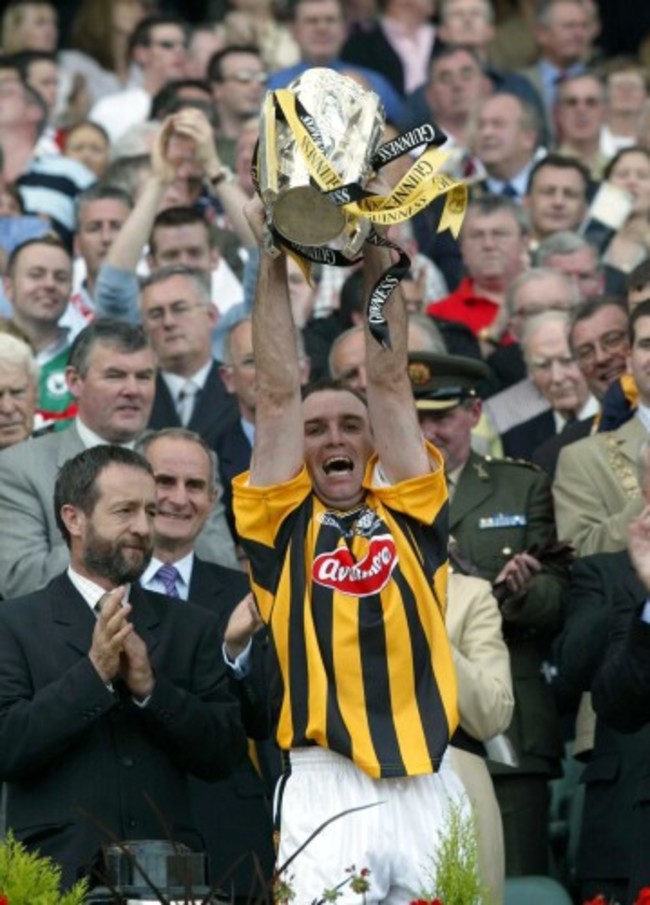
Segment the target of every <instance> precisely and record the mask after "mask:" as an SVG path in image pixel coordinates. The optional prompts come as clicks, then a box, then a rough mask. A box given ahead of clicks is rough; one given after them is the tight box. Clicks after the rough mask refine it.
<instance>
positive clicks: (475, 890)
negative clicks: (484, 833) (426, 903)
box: [424, 803, 490, 905]
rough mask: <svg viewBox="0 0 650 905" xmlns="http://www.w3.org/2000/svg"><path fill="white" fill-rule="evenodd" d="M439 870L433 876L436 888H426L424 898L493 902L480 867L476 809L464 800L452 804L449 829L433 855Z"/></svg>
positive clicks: (478, 904)
mask: <svg viewBox="0 0 650 905" xmlns="http://www.w3.org/2000/svg"><path fill="white" fill-rule="evenodd" d="M432 860H433V863H434V865H435V872H434V871H430V873H429V880H430V882H432V883H433V882H434V877H435V882H434V889H432V890H429V889H426V890H425V891H424V898H426V899H439V900H440V901H441V902H443V903H444V905H489V901H490V896H489V893H488V890H487V889H486V887H485V885H484V884H483V883H482V882H481V878H480V876H479V870H478V837H477V830H476V820H475V817H474V814H473V812H471V811H470V812H469V814H468V813H467V811H466V809H465V808H463V806H462V805H461V804H456V803H453V804H451V805H450V808H449V812H448V815H447V829H446V832H445V834H444V835H443V836H442V837H441V838H440V839H439V840H438V846H437V852H436V854H435V855H434V856H433V859H432Z"/></svg>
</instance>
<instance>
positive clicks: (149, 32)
mask: <svg viewBox="0 0 650 905" xmlns="http://www.w3.org/2000/svg"><path fill="white" fill-rule="evenodd" d="M188 38H189V36H188V32H187V26H186V24H185V23H184V22H183V20H182V19H180V18H178V17H177V16H170V15H162V14H160V15H159V14H156V15H152V16H148V17H147V18H146V19H143V20H142V22H140V23H139V24H138V25H137V26H136V28H135V29H134V31H133V33H132V35H131V37H130V39H129V48H130V59H131V61H132V62H134V63H137V64H138V65H139V66H140V68H141V70H142V85H141V86H138V87H134V88H125V89H124V90H123V91H117V92H116V93H114V94H109V95H108V96H107V97H104V98H102V99H101V100H99V101H97V103H96V104H95V106H94V107H93V108H92V110H91V111H90V119H91V120H92V121H93V122H96V123H99V124H100V126H103V127H104V128H105V129H106V131H107V132H108V134H109V137H110V139H111V142H116V141H117V140H118V138H120V137H121V136H122V135H124V133H125V132H127V131H128V130H129V128H130V127H131V126H135V125H137V124H138V123H142V122H144V121H145V120H146V119H147V117H148V116H149V111H150V109H151V100H152V98H153V97H154V96H155V95H156V94H157V93H158V92H159V91H160V89H161V88H163V87H164V86H165V85H166V84H167V82H170V81H171V80H172V79H182V78H184V77H185V64H186V61H187V42H188Z"/></svg>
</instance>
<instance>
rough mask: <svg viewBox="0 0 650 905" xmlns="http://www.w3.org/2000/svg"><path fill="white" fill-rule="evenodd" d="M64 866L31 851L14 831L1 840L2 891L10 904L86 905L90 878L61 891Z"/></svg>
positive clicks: (0, 873) (0, 888) (0, 870)
mask: <svg viewBox="0 0 650 905" xmlns="http://www.w3.org/2000/svg"><path fill="white" fill-rule="evenodd" d="M60 884H61V869H60V868H59V867H58V866H57V865H56V864H55V863H54V862H53V861H51V860H50V859H49V858H41V857H39V856H38V855H35V854H32V853H31V852H28V851H27V850H26V849H25V847H24V846H23V845H21V844H20V842H17V841H16V840H15V839H14V837H13V834H12V833H11V832H10V833H8V835H7V836H6V838H5V839H3V840H2V842H0V894H2V895H4V896H6V898H7V899H8V900H9V905H82V903H83V900H84V896H85V895H86V886H87V884H86V881H85V880H84V881H82V882H80V883H77V884H76V885H75V886H74V887H73V888H72V889H71V890H70V891H69V892H67V893H65V894H63V893H61V890H60Z"/></svg>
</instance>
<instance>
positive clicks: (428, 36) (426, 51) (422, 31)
mask: <svg viewBox="0 0 650 905" xmlns="http://www.w3.org/2000/svg"><path fill="white" fill-rule="evenodd" d="M381 27H382V28H383V29H384V33H385V35H386V38H387V39H388V42H389V43H390V45H391V46H392V48H393V50H394V51H395V53H396V54H397V55H398V57H399V58H400V60H401V61H402V66H403V67H404V93H405V94H410V93H411V92H412V91H415V89H416V88H419V87H420V85H424V83H425V82H426V81H427V79H428V78H429V60H430V59H431V51H432V49H433V42H434V41H435V36H436V30H435V28H434V27H433V25H430V24H429V23H428V22H424V23H423V24H422V25H418V26H417V27H416V28H415V29H412V28H405V26H404V25H402V23H401V22H397V21H396V20H395V19H389V18H388V17H386V16H383V17H382V19H381Z"/></svg>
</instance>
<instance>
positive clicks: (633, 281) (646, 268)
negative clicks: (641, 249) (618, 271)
mask: <svg viewBox="0 0 650 905" xmlns="http://www.w3.org/2000/svg"><path fill="white" fill-rule="evenodd" d="M648 283H650V258H645V259H644V260H643V261H641V263H640V264H637V266H636V267H635V268H634V269H633V270H631V271H630V272H629V273H628V275H627V277H626V278H625V288H626V289H627V291H628V292H632V291H634V290H635V289H643V287H644V286H647V284H648Z"/></svg>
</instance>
